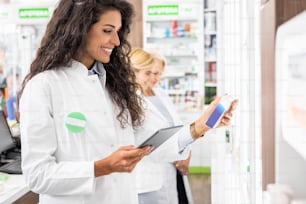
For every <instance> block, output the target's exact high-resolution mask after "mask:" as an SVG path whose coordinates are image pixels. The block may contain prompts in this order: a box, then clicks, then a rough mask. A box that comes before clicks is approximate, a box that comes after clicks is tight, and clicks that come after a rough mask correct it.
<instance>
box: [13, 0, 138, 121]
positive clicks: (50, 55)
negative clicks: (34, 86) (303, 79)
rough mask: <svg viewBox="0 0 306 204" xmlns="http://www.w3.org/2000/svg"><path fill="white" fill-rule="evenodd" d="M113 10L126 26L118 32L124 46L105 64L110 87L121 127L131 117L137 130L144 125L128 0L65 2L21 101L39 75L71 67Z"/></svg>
mask: <svg viewBox="0 0 306 204" xmlns="http://www.w3.org/2000/svg"><path fill="white" fill-rule="evenodd" d="M109 10H117V11H119V12H120V13H121V19H122V20H121V21H122V22H121V24H122V27H121V29H120V30H119V33H118V36H119V39H120V45H119V46H117V47H115V48H114V49H113V51H112V54H111V57H110V61H109V63H105V64H104V68H105V70H106V73H107V80H106V88H107V90H108V91H109V93H110V96H111V98H112V100H113V102H114V103H115V104H116V105H117V106H118V107H119V110H120V112H119V114H118V115H117V119H118V120H119V121H120V124H121V126H122V127H125V125H126V124H127V123H128V120H129V119H128V118H129V114H130V116H131V120H132V125H133V126H134V127H136V126H139V125H141V123H142V121H143V109H142V100H141V98H140V96H138V95H137V93H136V91H137V89H138V86H137V84H136V82H135V74H134V72H133V71H132V70H131V68H130V60H129V58H128V54H129V53H130V51H131V45H130V43H129V42H128V41H127V36H128V34H129V33H130V26H131V23H132V17H133V16H134V9H133V6H132V5H131V4H130V3H128V2H127V1H125V0H61V1H60V2H59V3H58V6H57V8H56V9H55V10H54V13H53V15H52V17H51V19H50V21H49V23H48V25H47V28H46V32H45V34H44V36H43V38H42V41H41V44H40V47H39V49H38V51H37V54H36V58H35V59H34V61H33V62H32V64H31V67H30V72H29V73H28V74H27V75H26V77H25V79H24V81H23V83H22V88H21V92H20V95H19V97H18V98H20V96H21V94H22V91H23V89H24V87H25V85H26V83H27V82H28V81H29V80H30V79H32V78H33V77H34V76H35V75H37V74H38V73H40V72H43V71H46V70H51V69H56V68H58V67H62V66H67V65H70V64H71V59H72V57H73V56H74V55H75V54H76V52H77V50H78V49H79V48H80V47H81V46H82V45H83V44H84V43H85V39H86V35H87V33H88V31H89V29H90V27H91V26H92V25H93V24H95V23H96V22H98V21H99V18H100V16H101V15H102V14H104V13H105V12H107V11H109ZM126 109H128V111H126ZM128 113H129V114H128Z"/></svg>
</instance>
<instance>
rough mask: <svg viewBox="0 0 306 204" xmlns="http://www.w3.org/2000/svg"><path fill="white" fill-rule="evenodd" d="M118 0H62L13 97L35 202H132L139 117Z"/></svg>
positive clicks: (127, 15) (140, 152) (124, 13)
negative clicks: (36, 195) (16, 99)
mask: <svg viewBox="0 0 306 204" xmlns="http://www.w3.org/2000/svg"><path fill="white" fill-rule="evenodd" d="M132 15H133V9H132V6H131V4H130V3H128V2H127V1H123V0H61V1H59V3H58V6H57V8H56V9H55V11H54V13H53V16H52V18H51V20H50V22H49V24H48V26H47V29H46V32H45V35H44V36H43V39H42V41H41V45H40V47H39V49H38V51H37V55H36V57H35V59H34V61H33V62H32V64H31V68H30V72H29V74H28V75H27V76H26V77H25V79H24V82H23V87H22V92H21V98H20V103H19V108H20V127H21V135H22V137H21V142H22V169H23V173H24V176H25V180H26V183H27V184H28V185H29V187H30V189H31V190H32V191H34V192H37V193H39V194H40V198H39V203H40V204H78V203H80V204H81V203H82V204H85V203H88V204H89V203H90V204H98V203H99V204H102V203H106V204H109V203H113V204H122V203H129V204H137V203H138V200H137V193H136V191H135V189H136V187H135V177H134V174H133V173H131V172H132V170H133V169H134V167H135V165H136V164H137V163H138V162H139V161H140V160H141V159H142V158H143V157H144V156H145V155H146V154H148V152H149V151H150V150H151V148H150V147H146V148H143V149H138V148H135V147H134V144H135V137H134V133H133V131H134V127H137V126H139V125H140V124H141V122H142V120H143V109H142V104H141V99H140V97H139V96H138V95H137V94H136V89H137V86H136V83H135V82H134V78H135V76H134V74H133V72H132V71H131V70H130V64H129V60H128V57H127V56H128V53H129V50H130V45H129V43H128V42H127V35H128V33H129V31H130V24H131V17H132Z"/></svg>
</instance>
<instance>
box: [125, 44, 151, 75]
mask: <svg viewBox="0 0 306 204" xmlns="http://www.w3.org/2000/svg"><path fill="white" fill-rule="evenodd" d="M129 56H130V61H131V66H132V69H133V70H134V71H139V70H144V69H150V68H151V67H152V66H153V65H154V63H155V61H154V60H155V59H154V57H153V56H152V54H151V53H149V52H147V51H145V50H144V49H142V48H133V49H132V51H131V53H130V55H129Z"/></svg>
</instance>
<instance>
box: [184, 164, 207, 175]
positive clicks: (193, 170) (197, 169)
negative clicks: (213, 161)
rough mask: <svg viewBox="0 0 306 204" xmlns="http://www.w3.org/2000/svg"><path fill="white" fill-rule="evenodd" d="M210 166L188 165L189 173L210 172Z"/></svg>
mask: <svg viewBox="0 0 306 204" xmlns="http://www.w3.org/2000/svg"><path fill="white" fill-rule="evenodd" d="M210 172H211V171H210V166H190V167H189V174H210Z"/></svg>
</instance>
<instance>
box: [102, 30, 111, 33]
mask: <svg viewBox="0 0 306 204" xmlns="http://www.w3.org/2000/svg"><path fill="white" fill-rule="evenodd" d="M103 32H104V33H111V32H112V31H111V30H103Z"/></svg>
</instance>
